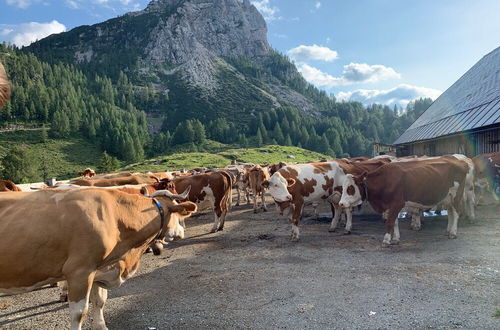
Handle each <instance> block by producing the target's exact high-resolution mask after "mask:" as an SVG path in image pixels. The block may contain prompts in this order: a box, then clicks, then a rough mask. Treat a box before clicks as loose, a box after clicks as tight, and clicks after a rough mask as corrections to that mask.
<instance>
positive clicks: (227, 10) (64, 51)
mask: <svg viewBox="0 0 500 330" xmlns="http://www.w3.org/2000/svg"><path fill="white" fill-rule="evenodd" d="M266 35H267V27H266V23H265V21H264V19H263V17H262V16H261V15H260V13H259V12H258V11H257V9H256V8H255V7H254V6H253V5H252V4H251V3H250V2H249V1H248V0H154V1H152V2H151V3H150V4H149V5H148V6H147V7H146V8H145V9H144V10H141V11H137V12H132V13H129V14H126V15H124V16H121V17H117V18H114V19H111V20H108V21H106V22H103V23H99V24H96V25H92V26H81V27H78V28H75V29H73V30H71V31H68V32H66V33H62V34H59V35H53V36H50V37H48V38H45V39H43V40H41V41H39V42H37V43H34V44H33V45H31V46H30V47H28V50H29V51H32V52H34V53H35V54H37V55H38V56H39V57H40V58H42V59H44V60H47V61H52V62H53V61H65V62H71V63H77V64H80V65H82V66H85V65H87V66H90V67H91V68H92V69H93V70H97V71H98V72H99V73H101V74H109V75H110V76H113V73H114V76H116V75H117V74H116V72H118V71H120V70H121V71H124V72H131V73H134V72H135V73H134V74H133V75H136V76H139V77H141V75H142V76H145V77H146V78H144V79H142V78H141V79H139V81H140V80H142V81H153V82H154V83H155V86H157V88H158V89H159V90H162V91H165V92H170V91H172V90H177V91H178V90H179V86H172V81H175V83H176V84H178V83H179V79H178V78H179V77H180V78H181V83H182V86H191V87H193V86H194V87H195V88H197V89H198V90H200V91H202V92H200V95H202V96H203V95H204V98H205V101H207V98H210V97H212V98H217V97H218V93H219V94H220V93H222V92H223V93H225V95H230V94H231V95H232V93H233V92H234V94H235V95H237V97H238V98H241V99H240V100H238V102H239V103H237V105H236V103H235V104H232V105H230V106H229V107H228V108H231V107H233V106H238V107H245V106H246V104H247V103H246V102H242V100H243V101H244V100H245V98H248V99H249V100H252V108H253V109H250V108H249V109H246V110H251V111H253V110H254V109H255V108H256V107H257V109H262V110H264V109H265V108H269V107H276V106H280V105H287V104H290V105H296V106H297V107H298V108H299V110H303V111H306V112H310V113H311V112H312V113H314V111H315V110H314V106H313V105H312V103H311V102H310V101H309V100H308V99H307V98H304V97H302V96H301V95H297V93H296V92H292V91H291V90H290V88H288V87H287V86H285V85H286V84H283V74H281V78H280V79H275V77H273V74H272V73H271V71H272V70H271V69H270V68H271V66H272V60H271V61H270V60H269V59H270V58H273V56H276V53H275V52H274V51H273V50H272V49H271V47H270V46H269V43H268V42H267V37H266ZM235 58H237V59H242V58H243V59H244V61H245V65H246V66H247V67H248V66H250V67H251V69H252V70H254V71H255V70H260V71H265V74H260V73H259V74H258V75H255V74H254V75H253V76H249V75H248V72H242V71H241V68H238V67H236V66H234V65H235V63H234V61H233V62H232V59H233V60H234V59H235ZM230 63H232V65H231V64H230ZM238 63H241V62H238ZM263 63H267V67H264V64H263ZM269 63H271V64H269ZM287 63H288V65H287V70H286V72H287V73H286V75H287V76H291V77H292V78H295V79H301V78H300V75H299V73H298V72H297V70H296V69H295V67H294V66H293V65H291V64H289V62H287ZM256 68H257V69H256ZM252 72H253V71H252ZM174 76H175V77H176V78H175V79H171V78H169V77H174ZM297 77H299V78H297ZM257 80H258V81H257ZM228 81H231V82H232V86H233V87H232V86H231V85H230V84H228ZM138 83H139V84H140V82H138ZM243 86H244V87H243ZM242 87H243V88H242ZM182 88H183V87H182ZM228 89H229V92H228ZM245 93H246V94H245ZM187 94H188V95H189V94H190V93H187ZM183 95H185V93H184V94H183ZM226 101H227V102H232V101H231V100H230V99H229V97H227V100H226ZM295 101H297V102H295ZM255 102H257V103H259V104H260V105H259V104H257V105H256V103H255ZM248 104H250V102H248ZM176 106H177V107H178V106H179V105H176ZM207 107H221V105H220V100H208V101H207ZM248 107H250V106H248ZM146 110H147V109H146ZM243 110H245V109H243ZM212 112H213V114H214V115H215V113H220V109H215V108H214V109H213V111H212ZM214 115H213V116H214ZM213 116H212V117H213Z"/></svg>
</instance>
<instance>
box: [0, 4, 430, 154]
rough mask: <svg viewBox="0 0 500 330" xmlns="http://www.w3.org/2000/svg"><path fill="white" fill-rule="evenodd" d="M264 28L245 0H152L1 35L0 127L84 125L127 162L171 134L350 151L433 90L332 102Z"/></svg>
mask: <svg viewBox="0 0 500 330" xmlns="http://www.w3.org/2000/svg"><path fill="white" fill-rule="evenodd" d="M266 34H267V28H266V24H265V21H264V19H263V18H262V16H261V15H260V13H259V12H258V11H257V10H256V9H255V7H254V6H253V5H251V4H250V3H249V1H248V0H244V1H241V0H217V1H215V0H212V1H209V0H158V1H153V2H151V3H150V4H149V5H148V6H147V7H146V8H145V9H144V10H142V11H137V12H132V13H128V14H126V15H123V16H120V17H116V18H114V19H110V20H108V21H106V22H102V23H99V24H95V25H92V26H80V27H77V28H74V29H72V30H71V31H68V32H65V33H61V34H57V35H52V36H49V37H47V38H45V39H42V40H40V41H38V42H35V43H33V44H32V45H30V46H29V47H25V48H23V49H21V50H19V49H16V48H15V47H10V46H8V45H5V44H0V60H2V61H3V62H4V63H5V66H6V68H7V72H8V75H9V77H10V79H11V83H12V90H13V94H12V99H11V101H10V102H9V103H7V105H6V107H5V109H4V110H3V111H2V112H1V113H0V129H1V128H2V127H6V128H9V127H12V125H19V124H22V125H28V126H29V127H38V128H41V127H42V126H43V125H45V127H48V128H50V129H49V135H50V136H51V137H53V138H54V139H66V138H69V137H72V136H76V137H81V138H83V139H85V140H87V141H89V142H91V143H93V144H94V145H96V146H98V147H99V149H100V150H106V151H107V152H108V153H110V154H112V155H114V156H116V157H118V158H120V159H121V160H123V161H125V162H128V163H130V162H136V161H140V160H141V159H144V157H146V156H150V157H154V156H157V155H159V154H165V153H170V152H175V147H176V146H177V145H182V146H184V147H185V148H186V149H189V150H192V151H195V150H197V151H202V150H200V149H199V148H202V149H203V145H202V144H201V142H200V141H203V139H204V138H205V137H206V138H208V139H211V140H214V141H217V142H222V143H225V144H232V145H237V146H244V147H247V146H256V147H260V146H262V145H266V144H279V145H286V146H298V147H304V148H307V149H309V150H313V151H317V152H320V153H323V154H328V155H330V156H331V157H336V156H337V157H348V156H359V155H370V154H371V153H372V149H373V148H372V142H374V141H377V142H382V143H390V142H392V141H394V140H395V139H396V138H397V137H398V136H400V134H401V133H402V132H403V131H404V130H405V129H406V128H407V127H408V126H409V125H410V124H411V123H412V122H413V121H414V119H415V114H416V110H417V109H420V108H426V107H427V106H428V104H430V102H431V101H430V100H417V101H415V102H412V103H410V104H409V106H408V107H407V111H406V112H404V113H403V114H398V113H397V112H395V111H393V109H390V108H389V107H387V106H383V105H377V104H374V105H371V106H369V107H364V106H363V105H362V104H361V103H359V102H336V100H335V98H333V97H329V96H328V95H327V94H326V93H325V92H324V91H319V90H318V89H317V88H315V87H314V86H312V85H311V84H308V83H307V82H306V81H305V80H304V79H303V78H302V76H301V75H300V74H299V72H298V71H297V69H296V67H295V66H294V64H293V63H292V62H291V61H290V60H289V59H288V58H287V57H286V56H284V55H282V54H280V53H278V52H276V51H275V50H273V49H272V48H271V47H270V45H269V43H268V42H267V39H266ZM148 131H149V132H148ZM151 133H152V134H151Z"/></svg>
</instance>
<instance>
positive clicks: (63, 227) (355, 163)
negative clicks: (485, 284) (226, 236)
mask: <svg viewBox="0 0 500 330" xmlns="http://www.w3.org/2000/svg"><path fill="white" fill-rule="evenodd" d="M499 166H500V153H492V154H486V155H480V156H478V157H475V158H473V159H469V158H467V157H465V156H463V155H448V156H440V157H403V158H396V157H390V156H378V157H375V158H372V159H368V158H365V157H358V158H351V159H346V158H343V159H335V160H331V161H323V162H312V163H278V164H272V165H268V166H263V165H255V164H249V163H238V164H233V165H229V166H227V167H225V168H220V169H206V168H197V169H193V170H190V171H184V172H161V173H146V174H143V173H116V174H96V173H95V172H94V171H93V170H91V169H86V170H85V171H83V172H80V173H79V174H80V175H81V176H82V178H80V179H76V180H71V181H69V182H60V183H57V184H56V185H55V186H53V187H43V188H42V189H39V190H36V191H21V189H20V188H19V187H18V186H16V185H15V184H14V183H12V182H10V181H6V180H0V191H2V193H0V250H1V251H2V253H1V254H0V292H3V293H9V294H11V293H12V294H13V293H20V292H26V291H29V290H33V289H35V288H37V287H40V286H43V285H47V284H54V283H57V282H58V281H65V283H66V285H65V287H67V295H66V293H64V298H67V299H68V300H69V309H70V317H71V326H72V328H74V329H80V328H81V326H82V320H83V318H84V316H85V314H86V312H87V309H88V304H89V301H90V302H91V303H92V305H93V311H92V327H93V328H95V329H105V328H106V325H105V322H104V316H103V307H104V304H105V302H106V299H107V289H109V288H112V287H116V286H118V285H120V284H121V283H123V282H124V281H125V280H126V279H127V278H129V277H130V276H132V275H133V274H134V273H135V272H136V270H137V268H138V266H139V261H140V258H141V255H142V254H143V253H144V252H145V251H146V250H147V249H148V248H152V249H153V252H155V254H157V253H159V251H160V249H161V248H162V247H163V243H164V239H167V240H172V239H175V238H180V239H181V238H183V237H184V231H185V224H184V220H185V219H186V218H187V217H189V216H191V215H192V214H193V213H194V212H196V211H198V210H202V209H204V208H207V207H210V208H211V209H212V210H213V212H214V218H215V220H214V224H213V226H212V229H211V231H212V232H217V231H219V230H223V228H224V222H225V220H226V216H227V214H228V212H229V211H230V209H231V204H232V196H233V189H236V192H237V200H236V205H239V204H240V202H241V201H242V199H243V198H245V199H246V202H247V203H250V202H251V201H250V196H253V209H254V212H258V211H259V210H263V211H267V205H266V201H265V195H266V194H268V195H270V196H271V197H272V198H273V200H274V202H275V204H276V206H277V208H278V210H279V211H280V213H281V214H286V215H287V216H288V217H289V218H290V221H291V224H292V235H291V237H292V240H298V239H299V222H300V218H301V215H302V212H303V209H304V206H305V205H310V204H312V205H313V206H314V207H316V206H317V205H318V204H319V203H321V202H324V203H329V204H330V205H331V209H332V222H331V225H330V228H329V230H330V231H335V230H336V228H337V227H338V223H339V219H340V216H341V213H342V212H345V214H346V226H345V233H350V232H351V230H352V212H353V208H354V207H357V206H359V205H360V204H362V203H363V202H368V203H369V204H370V205H371V207H372V208H373V209H374V210H375V211H376V212H379V213H380V214H382V215H383V217H384V218H385V220H386V229H385V235H384V238H383V245H389V244H397V243H398V242H399V240H400V234H399V227H398V214H399V213H400V212H401V211H402V210H405V211H406V212H407V213H408V214H409V215H411V216H412V222H411V226H412V227H413V228H414V229H419V228H420V217H421V212H423V211H426V210H429V209H438V208H439V209H445V210H447V212H448V235H449V237H450V238H455V237H456V236H457V223H458V219H459V217H463V218H469V219H474V217H475V212H474V208H475V206H476V204H477V202H478V200H479V199H480V198H481V194H482V193H483V192H484V191H488V190H490V191H491V186H492V182H495V180H498V179H499V178H500V174H499ZM259 199H260V203H259ZM34 266H35V267H34Z"/></svg>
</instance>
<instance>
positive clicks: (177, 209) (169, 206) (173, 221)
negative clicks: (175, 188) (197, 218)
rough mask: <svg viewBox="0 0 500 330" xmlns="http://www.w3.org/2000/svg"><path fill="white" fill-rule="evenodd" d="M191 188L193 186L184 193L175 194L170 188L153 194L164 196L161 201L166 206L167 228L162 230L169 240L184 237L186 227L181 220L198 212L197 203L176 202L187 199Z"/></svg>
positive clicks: (154, 195)
mask: <svg viewBox="0 0 500 330" xmlns="http://www.w3.org/2000/svg"><path fill="white" fill-rule="evenodd" d="M190 190H191V186H189V187H188V188H187V189H186V190H185V191H184V192H183V193H182V194H173V193H172V192H170V191H169V190H159V191H156V192H155V193H153V194H152V195H151V197H152V198H154V197H164V198H162V201H161V203H162V205H163V206H164V207H165V206H166V207H165V210H166V211H167V212H166V214H165V219H166V224H165V225H166V228H162V231H163V232H164V233H165V237H166V238H167V239H168V240H172V239H175V238H184V228H183V227H182V226H181V221H182V220H184V219H185V218H188V217H190V216H191V214H193V213H194V212H196V204H194V203H192V202H182V203H177V202H176V200H183V199H186V198H187V196H188V195H189V191H190Z"/></svg>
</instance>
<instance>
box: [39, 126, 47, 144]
mask: <svg viewBox="0 0 500 330" xmlns="http://www.w3.org/2000/svg"><path fill="white" fill-rule="evenodd" d="M47 139H48V135H47V128H46V127H45V125H42V130H41V132H40V142H42V143H45V142H47Z"/></svg>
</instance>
